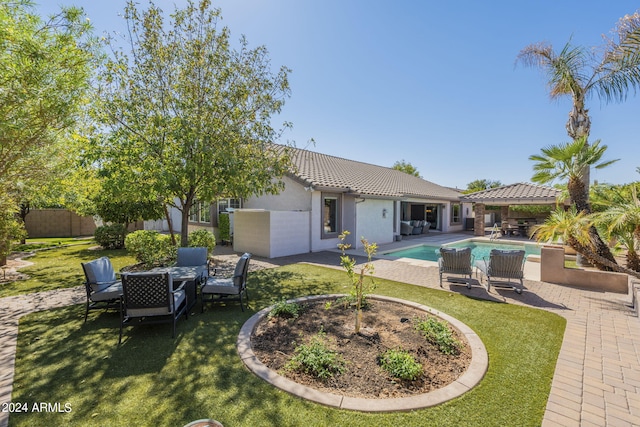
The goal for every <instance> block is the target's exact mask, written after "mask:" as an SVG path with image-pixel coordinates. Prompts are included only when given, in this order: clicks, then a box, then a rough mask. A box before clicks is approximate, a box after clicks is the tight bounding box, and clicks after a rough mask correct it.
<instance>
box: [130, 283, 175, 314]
mask: <svg viewBox="0 0 640 427" xmlns="http://www.w3.org/2000/svg"><path fill="white" fill-rule="evenodd" d="M174 295H175V296H174V298H173V301H175V305H174V303H173V301H172V302H171V307H153V308H129V309H127V316H129V317H143V316H166V315H169V314H172V313H173V312H174V311H175V307H180V304H182V302H183V301H184V299H185V292H184V289H181V290H179V291H176V292H175V293H174Z"/></svg>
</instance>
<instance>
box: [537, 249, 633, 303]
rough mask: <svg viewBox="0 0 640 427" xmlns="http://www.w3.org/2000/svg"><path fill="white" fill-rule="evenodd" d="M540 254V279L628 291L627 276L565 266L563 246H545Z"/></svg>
mask: <svg viewBox="0 0 640 427" xmlns="http://www.w3.org/2000/svg"><path fill="white" fill-rule="evenodd" d="M541 252H542V253H541V255H540V280H542V281H543V282H549V283H556V284H559V285H567V286H575V287H579V288H584V289H591V290H594V291H599V292H616V293H621V294H626V293H628V292H629V276H627V275H626V274H622V273H614V272H609V271H597V270H583V269H580V268H565V266H564V248H562V247H550V246H545V247H543V248H542V251H541Z"/></svg>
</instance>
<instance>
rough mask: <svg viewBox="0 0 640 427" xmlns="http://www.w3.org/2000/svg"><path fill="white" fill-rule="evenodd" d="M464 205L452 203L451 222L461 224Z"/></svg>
mask: <svg viewBox="0 0 640 427" xmlns="http://www.w3.org/2000/svg"><path fill="white" fill-rule="evenodd" d="M461 214H462V206H461V205H460V204H459V203H458V204H453V203H452V204H451V224H460V223H461V222H462V217H461Z"/></svg>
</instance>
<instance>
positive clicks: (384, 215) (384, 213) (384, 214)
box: [382, 208, 387, 218]
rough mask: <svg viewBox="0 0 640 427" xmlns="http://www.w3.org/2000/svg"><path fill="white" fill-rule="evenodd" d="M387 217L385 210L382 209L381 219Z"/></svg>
mask: <svg viewBox="0 0 640 427" xmlns="http://www.w3.org/2000/svg"><path fill="white" fill-rule="evenodd" d="M386 217H387V209H386V208H384V209H382V218H386Z"/></svg>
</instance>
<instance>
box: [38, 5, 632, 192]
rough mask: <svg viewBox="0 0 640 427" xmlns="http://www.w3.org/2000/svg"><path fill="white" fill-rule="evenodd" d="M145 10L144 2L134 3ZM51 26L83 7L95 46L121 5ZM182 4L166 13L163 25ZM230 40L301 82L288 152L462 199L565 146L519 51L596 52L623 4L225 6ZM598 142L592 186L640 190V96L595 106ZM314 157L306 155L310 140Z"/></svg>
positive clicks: (289, 112)
mask: <svg viewBox="0 0 640 427" xmlns="http://www.w3.org/2000/svg"><path fill="white" fill-rule="evenodd" d="M138 2H139V3H140V4H141V5H146V4H147V2H146V1H145V0H139V1H138ZM39 3H40V5H39V6H38V8H37V11H39V12H40V13H41V14H43V15H46V14H49V13H52V12H54V11H56V10H57V9H58V6H59V5H71V4H73V5H77V6H81V7H83V8H84V9H85V11H86V12H87V15H88V16H89V17H90V19H91V22H92V23H93V25H94V28H95V32H96V33H97V34H102V33H103V32H108V33H113V32H114V31H122V30H123V29H124V20H123V19H122V18H121V17H120V15H121V14H122V11H123V10H124V5H125V0H110V1H95V0H59V1H56V0H53V1H48V0H47V1H45V0H40V2H39ZM184 3H185V2H184V1H182V0H175V1H174V0H157V1H156V2H155V4H156V5H158V6H160V7H161V8H162V9H163V10H164V11H165V13H167V14H168V13H170V12H171V11H173V9H174V4H177V5H179V6H180V5H183V4H184ZM213 3H214V5H216V6H217V7H220V8H221V10H222V16H223V21H222V23H223V24H224V25H226V26H228V27H229V29H230V30H231V35H232V39H234V40H237V39H239V37H240V36H241V35H242V34H244V35H245V36H246V37H247V39H248V41H249V43H250V45H251V46H253V47H255V46H258V45H265V46H266V47H267V48H268V50H269V56H270V58H271V63H272V65H273V67H274V69H277V68H279V67H280V66H281V65H285V66H287V67H289V68H291V69H292V73H291V74H290V83H291V89H292V96H291V98H290V99H289V100H288V101H287V103H286V105H285V107H284V109H283V111H282V113H281V114H280V116H278V117H275V120H274V123H276V124H277V123H282V122H283V121H290V122H292V123H293V126H294V127H293V130H291V131H289V132H287V133H285V135H284V137H283V139H282V141H281V142H286V141H287V140H289V141H295V144H296V146H297V147H299V148H308V149H311V150H314V151H318V152H321V153H326V154H330V155H335V156H340V157H345V158H348V159H353V160H359V161H363V162H367V163H373V164H377V165H382V166H392V165H393V163H394V162H395V161H398V160H405V161H407V162H410V163H411V164H412V165H413V166H415V167H416V168H417V169H418V171H419V172H420V174H421V175H422V177H423V178H425V179H427V180H429V181H433V182H436V183H438V184H441V185H446V186H451V187H458V188H466V186H467V183H469V182H471V181H473V180H475V179H491V180H499V181H501V182H502V183H503V184H511V183H515V182H529V181H530V180H531V176H532V174H533V173H532V165H533V163H532V162H531V161H529V160H528V157H529V156H530V155H532V154H538V153H539V152H540V149H541V148H542V147H545V146H548V145H552V144H559V143H563V142H567V141H568V140H569V137H568V136H567V134H566V130H565V123H566V120H567V117H568V113H569V110H570V107H571V103H570V100H563V101H557V100H556V101H551V100H550V98H549V96H548V91H547V88H546V82H545V80H544V76H543V75H542V74H541V73H540V72H539V71H538V70H536V69H531V68H525V67H524V66H522V65H517V64H516V57H517V55H518V53H519V52H520V50H521V49H522V48H524V47H525V46H527V45H528V44H531V43H534V42H539V41H546V42H549V43H551V44H552V45H553V46H554V48H555V49H556V50H559V49H561V48H562V47H563V46H564V44H565V43H566V42H567V41H569V39H571V40H572V43H573V44H575V45H581V46H587V47H592V46H593V47H599V46H602V45H603V38H602V37H603V36H611V33H610V31H611V30H612V29H613V28H614V26H615V24H616V23H617V22H618V19H619V18H621V17H622V16H624V15H625V14H631V13H633V12H635V7H637V5H633V4H632V3H633V2H629V1H621V0H609V1H607V2H605V1H602V0H599V1H594V0H563V1H557V0H539V1H533V0H531V1H512V0H511V1H486V2H478V1H471V0H463V1H457V2H449V1H440V2H434V1H426V0H425V1H417V0H414V1H408V0H405V1H395V2H392V1H378V0H322V1H319V0H316V1H311V0H268V1H267V0H222V1H214V2H213ZM588 107H589V109H590V114H591V120H592V129H591V141H595V140H596V139H600V140H601V141H602V143H603V144H606V145H608V146H609V149H608V150H607V154H606V155H605V157H606V159H621V160H620V161H618V162H617V163H616V164H614V165H613V166H610V167H608V168H606V169H603V170H600V171H593V172H592V174H591V178H592V180H598V181H600V182H609V183H613V184H622V183H627V182H632V181H638V180H640V175H639V174H638V173H637V172H636V168H637V167H638V166H640V156H639V155H638V153H639V152H640V149H639V138H640V120H638V112H639V111H640V108H639V107H640V96H637V95H635V94H633V93H630V94H629V99H628V100H627V101H626V102H624V103H622V104H608V105H607V104H603V103H601V102H600V101H599V100H598V98H597V97H595V98H592V99H590V100H589V101H588ZM312 138H313V139H314V140H315V145H308V142H309V140H310V139H312Z"/></svg>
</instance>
